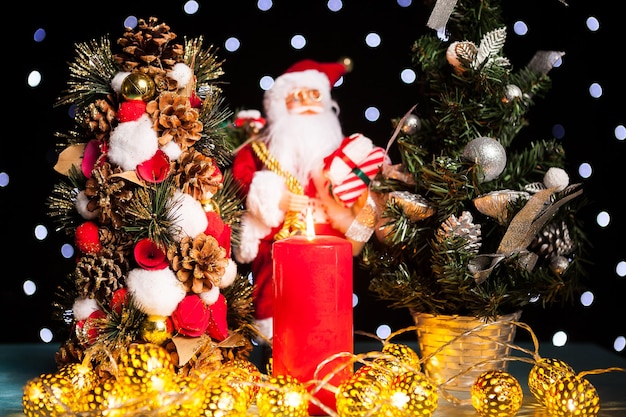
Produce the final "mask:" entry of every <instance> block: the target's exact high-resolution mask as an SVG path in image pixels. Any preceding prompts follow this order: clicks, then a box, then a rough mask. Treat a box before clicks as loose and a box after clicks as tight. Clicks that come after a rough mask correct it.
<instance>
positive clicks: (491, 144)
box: [463, 136, 506, 182]
mask: <svg viewBox="0 0 626 417" xmlns="http://www.w3.org/2000/svg"><path fill="white" fill-rule="evenodd" d="M463 156H464V157H465V158H467V159H469V160H470V161H472V162H474V163H475V164H476V165H478V166H479V167H480V170H481V172H480V174H479V180H480V181H481V182H488V181H491V180H494V179H496V178H498V176H499V175H500V174H502V171H504V167H505V166H506V151H505V150H504V147H503V146H502V145H501V144H500V142H498V141H497V140H495V139H493V138H488V137H485V136H481V137H478V138H476V139H473V140H471V141H470V142H469V143H468V144H467V145H465V149H463Z"/></svg>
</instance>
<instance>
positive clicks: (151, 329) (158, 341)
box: [140, 315, 172, 346]
mask: <svg viewBox="0 0 626 417" xmlns="http://www.w3.org/2000/svg"><path fill="white" fill-rule="evenodd" d="M140 332H141V337H142V339H143V340H145V341H146V342H148V343H154V344H155V345H159V346H163V345H164V344H165V342H167V341H168V340H169V339H171V338H172V325H171V323H170V322H169V320H168V318H167V317H165V316H154V315H150V316H148V317H146V318H145V320H144V321H143V323H141V329H140Z"/></svg>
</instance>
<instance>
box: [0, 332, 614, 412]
mask: <svg viewBox="0 0 626 417" xmlns="http://www.w3.org/2000/svg"><path fill="white" fill-rule="evenodd" d="M397 343H406V344H407V345H409V346H411V347H413V348H414V349H417V344H416V343H413V342H411V341H408V342H404V341H398V342H397ZM380 347H381V345H380V343H378V342H369V341H365V342H360V341H357V342H356V343H355V349H354V351H355V352H356V353H365V352H372V351H379V350H380ZM520 347H524V348H526V349H529V350H531V351H532V350H534V348H533V347H532V346H530V345H524V344H521V343H520ZM57 348H58V346H56V345H53V344H43V343H42V344H0V417H23V416H24V414H23V412H22V389H23V387H24V385H25V384H26V382H28V381H29V380H30V379H32V378H35V377H37V376H39V375H41V374H43V373H48V372H54V371H56V369H57V368H56V364H55V362H54V354H55V352H56V351H57ZM539 354H540V356H541V357H542V358H554V359H560V360H562V361H564V362H566V363H567V364H569V365H570V366H571V367H572V368H574V370H575V371H576V372H581V371H589V370H594V369H609V368H615V367H617V368H621V369H626V359H625V358H623V357H621V356H619V355H617V354H615V353H613V352H609V351H607V350H606V349H603V348H601V347H599V346H597V345H594V344H573V345H567V346H566V347H563V348H557V347H553V346H549V345H548V344H547V343H544V344H540V348H539ZM522 356H524V355H523V354H522ZM256 358H257V356H256V353H255V352H254V351H253V353H252V356H251V357H250V360H251V361H253V362H254V361H255V360H256ZM531 366H532V365H531V364H529V363H526V362H522V361H511V362H510V364H509V368H508V371H509V372H510V373H511V374H513V375H514V376H515V377H516V378H517V380H518V381H519V383H520V384H521V385H522V388H523V390H524V402H523V406H522V409H521V410H520V411H519V412H518V413H517V417H549V416H548V414H547V412H546V410H545V409H544V408H543V407H542V406H540V405H539V404H538V403H537V402H536V401H535V399H534V398H533V397H532V396H531V394H530V392H529V391H528V386H527V383H528V372H529V371H530V369H531ZM586 378H587V379H588V381H589V382H590V383H591V384H592V385H593V386H594V387H595V388H596V391H597V393H598V396H599V398H600V413H599V414H598V417H617V416H620V417H624V416H626V372H623V371H611V372H604V373H600V374H597V375H588V376H587V377H586ZM446 416H455V417H457V416H459V417H464V416H468V417H470V416H471V417H477V416H478V413H477V412H476V411H475V410H474V409H473V408H472V406H471V405H454V404H452V403H450V402H448V401H445V400H442V399H440V401H439V404H438V407H437V409H436V410H435V412H434V414H433V417H446Z"/></svg>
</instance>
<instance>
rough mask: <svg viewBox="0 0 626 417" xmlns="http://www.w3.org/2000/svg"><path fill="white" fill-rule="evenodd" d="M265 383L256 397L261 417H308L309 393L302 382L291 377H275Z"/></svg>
mask: <svg viewBox="0 0 626 417" xmlns="http://www.w3.org/2000/svg"><path fill="white" fill-rule="evenodd" d="M265 382H266V383H267V384H263V385H261V386H260V387H259V392H258V394H257V397H256V405H257V409H258V411H259V416H260V417H275V416H291V417H308V415H309V402H308V399H307V398H308V393H307V390H306V388H305V386H304V385H303V384H302V383H301V382H300V381H298V380H297V379H296V378H294V377H292V376H290V375H275V376H272V377H270V378H268V380H267V381H265Z"/></svg>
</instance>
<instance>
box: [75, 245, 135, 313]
mask: <svg viewBox="0 0 626 417" xmlns="http://www.w3.org/2000/svg"><path fill="white" fill-rule="evenodd" d="M113 256H114V255H113V253H111V252H109V251H108V250H106V249H104V250H101V251H100V252H99V253H98V254H97V255H94V254H86V255H83V256H82V257H81V258H80V260H79V261H78V262H77V263H76V268H75V269H74V277H75V278H74V282H75V283H76V289H77V290H78V292H79V294H80V295H81V296H83V297H85V298H93V299H95V300H97V301H100V302H102V303H104V304H107V305H108V303H109V300H110V299H111V297H112V295H113V293H114V292H115V291H116V290H118V289H119V288H122V287H123V286H124V272H125V271H126V270H127V266H124V268H122V266H121V265H120V264H119V263H118V262H117V261H116V260H115V259H114V258H113Z"/></svg>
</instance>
